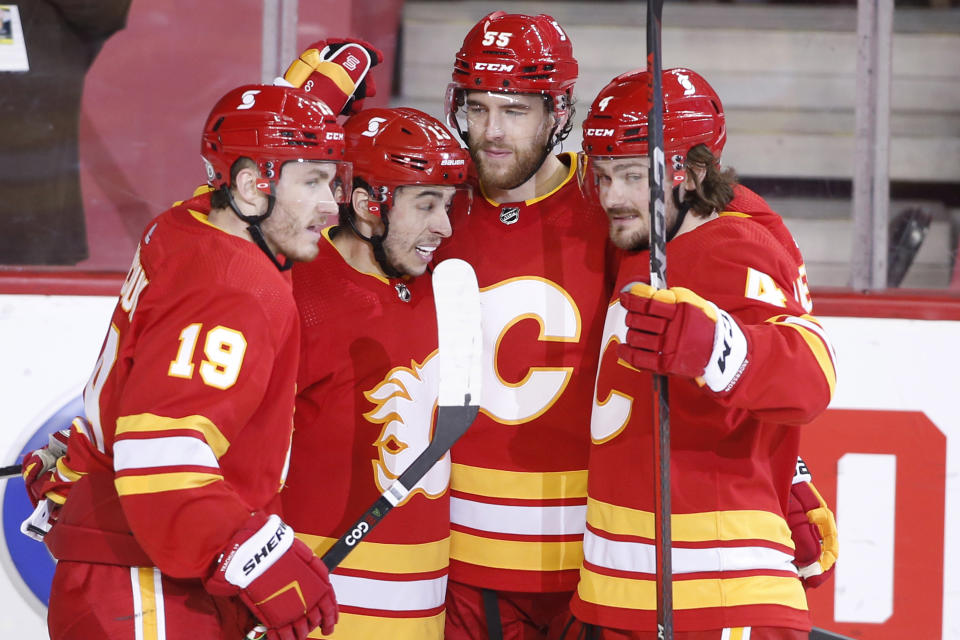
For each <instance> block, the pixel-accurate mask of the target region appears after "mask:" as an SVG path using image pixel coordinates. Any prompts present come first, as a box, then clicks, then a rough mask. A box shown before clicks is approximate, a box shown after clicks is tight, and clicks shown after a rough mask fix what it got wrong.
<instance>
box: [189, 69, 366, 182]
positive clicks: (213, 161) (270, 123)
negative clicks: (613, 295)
mask: <svg viewBox="0 0 960 640" xmlns="http://www.w3.org/2000/svg"><path fill="white" fill-rule="evenodd" d="M343 138H344V133H343V127H341V126H340V125H339V124H338V123H337V117H336V114H334V113H333V111H332V110H331V109H330V108H329V107H328V106H327V105H326V104H325V103H324V102H323V101H322V100H320V99H319V98H317V97H315V96H313V95H310V94H309V93H305V92H304V91H301V90H300V89H295V88H291V87H279V86H273V85H245V86H242V87H238V88H236V89H234V90H232V91H230V92H229V93H227V94H226V95H225V96H223V97H222V98H221V99H220V100H219V101H218V102H217V104H216V105H214V107H213V109H212V110H211V111H210V115H209V116H208V117H207V122H206V124H205V125H204V127H203V140H202V144H201V152H200V153H201V156H202V157H203V160H204V164H205V165H206V169H207V182H208V184H209V185H210V186H211V187H213V188H215V189H217V188H220V187H222V186H228V187H229V186H230V169H231V167H232V166H233V163H234V162H236V161H237V160H238V159H239V158H242V157H245V158H250V159H251V160H253V161H254V162H256V164H257V168H258V169H259V170H260V175H262V176H263V177H265V178H267V180H269V182H270V183H275V181H276V180H277V179H279V177H280V169H281V168H282V166H283V164H284V163H285V162H290V161H301V162H302V161H312V162H321V161H322V162H331V163H335V164H336V166H337V179H338V180H339V181H341V182H340V183H341V184H350V183H351V177H350V165H349V163H347V162H344V160H343V154H344V139H343ZM344 191H345V190H343V189H340V190H338V197H342V195H343V192H344Z"/></svg>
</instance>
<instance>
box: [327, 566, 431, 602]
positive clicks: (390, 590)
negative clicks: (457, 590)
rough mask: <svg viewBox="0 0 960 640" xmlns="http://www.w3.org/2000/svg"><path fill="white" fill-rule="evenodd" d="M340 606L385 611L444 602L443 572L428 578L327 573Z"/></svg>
mask: <svg viewBox="0 0 960 640" xmlns="http://www.w3.org/2000/svg"><path fill="white" fill-rule="evenodd" d="M330 583H331V584H332V585H333V590H334V592H335V593H336V594H337V603H338V604H339V605H340V606H351V607H362V608H364V609H381V610H385V611H423V610H426V609H434V608H436V607H439V606H441V605H442V604H443V603H444V600H445V598H446V592H447V576H442V577H439V578H433V579H430V580H375V579H373V578H359V577H357V576H342V575H339V574H337V573H331V574H330Z"/></svg>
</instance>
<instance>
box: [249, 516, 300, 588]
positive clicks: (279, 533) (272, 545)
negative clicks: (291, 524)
mask: <svg viewBox="0 0 960 640" xmlns="http://www.w3.org/2000/svg"><path fill="white" fill-rule="evenodd" d="M289 532H290V530H289V528H288V527H287V525H286V524H284V523H282V522H281V523H280V526H279V527H277V530H276V531H274V532H273V535H272V536H270V537H269V538H267V541H266V543H265V544H264V545H263V546H262V547H260V550H259V551H257V552H255V553H254V554H253V557H252V558H250V559H249V560H247V561H246V562H244V563H243V575H245V576H248V575H250V573H251V572H253V571H254V570H255V569H256V568H257V565H259V564H260V563H261V562H263V561H264V560H266V559H267V558H268V557H270V554H271V553H273V551H275V550H276V549H277V547H279V546H280V541H281V540H282V539H283V537H284V536H286V535H288V534H289Z"/></svg>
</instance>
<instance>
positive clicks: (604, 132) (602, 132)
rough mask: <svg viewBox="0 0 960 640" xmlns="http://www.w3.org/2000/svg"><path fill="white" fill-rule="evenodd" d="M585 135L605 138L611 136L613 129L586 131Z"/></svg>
mask: <svg viewBox="0 0 960 640" xmlns="http://www.w3.org/2000/svg"><path fill="white" fill-rule="evenodd" d="M587 135H588V136H598V137H601V138H606V137H607V136H612V135H613V129H587Z"/></svg>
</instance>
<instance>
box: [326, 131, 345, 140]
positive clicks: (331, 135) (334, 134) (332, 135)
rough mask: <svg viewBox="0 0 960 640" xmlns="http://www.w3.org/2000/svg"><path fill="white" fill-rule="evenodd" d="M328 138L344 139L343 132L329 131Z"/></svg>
mask: <svg viewBox="0 0 960 640" xmlns="http://www.w3.org/2000/svg"><path fill="white" fill-rule="evenodd" d="M327 140H343V133H341V132H340V131H328V132H327Z"/></svg>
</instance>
